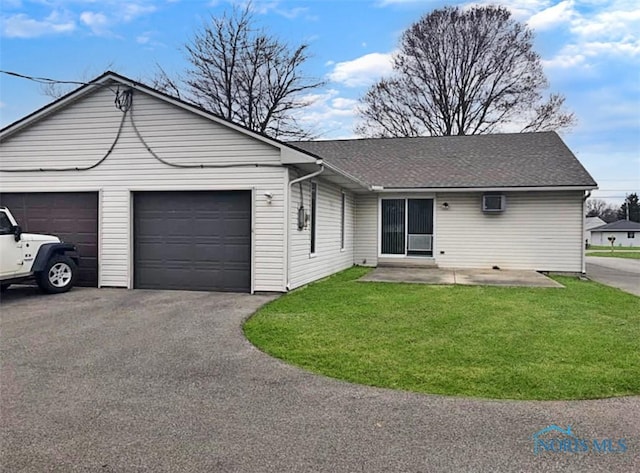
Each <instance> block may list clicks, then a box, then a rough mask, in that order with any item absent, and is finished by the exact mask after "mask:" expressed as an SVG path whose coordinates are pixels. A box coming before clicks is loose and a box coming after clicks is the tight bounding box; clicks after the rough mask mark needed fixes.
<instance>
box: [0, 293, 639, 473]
mask: <svg viewBox="0 0 640 473" xmlns="http://www.w3.org/2000/svg"><path fill="white" fill-rule="evenodd" d="M270 299H271V297H269V296H249V295H236V294H215V293H199V292H172V291H127V290H116V289H101V290H97V289H75V290H73V291H72V292H70V293H68V294H62V295H58V296H42V295H39V294H37V293H36V292H35V291H34V290H30V289H27V290H22V289H20V290H13V289H11V290H9V291H8V293H7V295H6V297H4V298H3V301H2V304H1V305H0V310H1V311H2V320H1V326H0V328H1V338H0V342H1V345H0V349H1V352H0V356H1V361H2V373H1V375H2V378H1V380H2V383H1V392H0V394H1V396H2V397H1V399H2V403H1V408H2V412H1V414H2V415H1V448H2V453H1V455H2V457H1V458H0V465H1V468H2V470H3V471H11V472H19V471H34V472H42V471H65V472H67V471H92V472H93V471H100V472H136V471H153V472H163V471H171V472H181V471H185V472H307V471H308V472H342V471H345V472H359V471H361V472H378V471H380V472H382V471H386V472H391V471H392V472H405V471H407V472H408V471H412V472H422V471H452V472H454V471H455V472H465V471H473V472H484V471H487V472H489V471H490V472H500V471H510V472H511V471H576V472H577V471H580V472H584V471H602V472H622V471H624V472H628V471H639V470H640V460H639V458H640V398H638V397H629V398H621V399H609V400H600V401H574V402H509V401H499V402H498V401H484V400H472V399H460V398H449V397H442V396H425V395H419V394H412V393H405V392H397V391H390V390H385V389H377V388H370V387H366V386H358V385H352V384H348V383H344V382H341V381H336V380H332V379H328V378H324V377H321V376H315V375H312V374H309V373H306V372H304V371H302V370H299V369H297V368H294V367H291V366H288V365H285V364H284V363H281V362H279V361H277V360H274V359H273V358H270V357H269V356H267V355H265V354H263V353H261V352H260V351H259V350H257V349H256V348H254V347H253V346H252V345H250V344H249V343H248V342H247V341H246V340H245V339H244V337H243V336H242V332H241V323H242V321H243V320H244V319H245V318H246V317H247V316H248V315H249V314H251V313H252V312H253V311H254V310H255V309H257V308H258V307H259V306H260V305H261V304H263V303H265V302H267V301H269V300H270ZM550 424H557V425H558V426H561V427H562V428H563V429H564V428H566V426H567V425H571V428H572V432H573V433H574V434H576V435H578V436H579V437H581V438H583V439H589V441H591V439H594V438H595V439H598V440H601V439H607V438H610V439H613V441H614V442H616V441H617V440H618V439H625V441H626V446H627V447H628V449H627V450H626V451H624V452H617V453H596V452H593V451H589V452H586V453H585V452H582V453H566V452H565V453H562V452H560V453H552V452H544V453H541V454H539V455H538V456H535V455H534V453H533V438H532V435H533V434H534V433H535V432H537V431H538V430H540V429H543V428H544V427H547V426H548V425H550ZM552 435H554V434H552ZM557 445H560V444H557ZM613 445H616V444H615V443H614V444H613Z"/></svg>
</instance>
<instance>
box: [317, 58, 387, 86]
mask: <svg viewBox="0 0 640 473" xmlns="http://www.w3.org/2000/svg"><path fill="white" fill-rule="evenodd" d="M392 70H393V68H392V53H387V54H383V53H370V54H365V55H364V56H360V57H359V58H356V59H354V60H352V61H344V62H339V63H337V64H336V65H335V66H334V68H333V71H332V72H331V73H329V75H328V77H329V80H332V81H333V82H338V83H340V84H344V85H346V86H347V87H361V86H367V85H371V84H372V83H373V82H375V81H376V80H378V79H380V78H381V77H382V76H385V75H388V74H390V73H391V72H392Z"/></svg>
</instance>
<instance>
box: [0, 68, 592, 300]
mask: <svg viewBox="0 0 640 473" xmlns="http://www.w3.org/2000/svg"><path fill="white" fill-rule="evenodd" d="M594 188H596V183H595V182H594V180H593V178H592V177H591V176H590V175H589V173H588V172H587V171H586V170H585V169H584V168H583V167H582V165H581V164H580V163H579V162H578V160H577V159H576V157H575V156H574V155H573V153H572V152H571V151H570V150H569V149H568V148H567V146H566V145H565V144H564V143H563V142H562V140H561V139H560V138H559V137H558V135H556V134H555V133H526V134H502V135H484V136H455V137H427V138H393V139H361V140H333V141H315V142H296V143H285V142H282V141H278V140H274V139H272V138H269V137H267V136H264V135H261V134H259V133H256V132H254V131H251V130H248V129H246V128H244V127H241V126H239V125H236V124H234V123H231V122H229V121H226V120H224V119H222V118H220V117H218V116H216V115H213V114H211V113H209V112H207V111H205V110H203V109H200V108H198V107H196V106H194V105H192V104H189V103H186V102H183V101H180V100H178V99H176V98H174V97H171V96H168V95H165V94H163V93H161V92H158V91H157V90H154V89H152V88H150V87H148V86H145V85H143V84H140V83H137V82H135V81H133V80H131V79H128V78H126V77H123V76H121V75H118V74H115V73H112V72H107V73H105V74H103V75H101V76H100V77H98V78H96V79H95V80H93V81H92V82H91V83H89V84H87V85H84V86H82V87H80V88H78V89H77V90H75V91H73V92H71V93H69V94H68V95H66V96H64V97H62V98H60V99H58V100H56V101H54V102H53V103H51V104H49V105H47V106H45V107H44V108H42V109H40V110H37V111H36V112H34V113H32V114H30V115H28V116H27V117H25V118H23V119H21V120H19V121H17V122H15V123H13V124H11V125H8V126H7V127H5V128H4V129H2V130H1V132H0V203H1V204H2V205H6V206H8V207H9V208H10V209H11V210H12V211H13V212H14V214H15V215H16V217H17V218H18V220H19V221H20V222H22V225H23V227H24V229H25V230H26V231H34V232H51V233H57V234H59V235H61V236H62V237H63V238H64V239H66V240H68V241H72V242H75V243H76V244H77V245H78V247H79V250H80V253H81V256H82V265H81V271H82V272H81V275H80V276H81V278H80V283H82V284H85V285H91V286H98V287H123V288H167V289H194V290H221V291H246V292H254V291H277V292H285V291H288V290H290V289H293V288H296V287H299V286H302V285H304V284H307V283H309V282H311V281H314V280H317V279H319V278H322V277H324V276H327V275H330V274H332V273H335V272H337V271H340V270H342V269H345V268H348V267H350V266H352V265H354V264H357V265H367V266H376V265H379V264H404V265H408V266H410V265H423V264H427V265H439V266H442V267H462V268H492V267H493V266H498V267H500V268H503V269H512V268H513V269H531V270H540V271H563V272H576V273H579V272H583V271H584V251H583V247H584V244H583V239H582V238H583V235H584V218H583V215H584V201H585V198H586V197H587V195H588V192H589V190H591V189H594ZM541 228H543V229H545V231H544V232H541V231H540V229H541Z"/></svg>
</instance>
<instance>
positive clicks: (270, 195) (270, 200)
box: [264, 192, 273, 204]
mask: <svg viewBox="0 0 640 473" xmlns="http://www.w3.org/2000/svg"><path fill="white" fill-rule="evenodd" d="M264 196H265V197H266V198H267V204H270V203H271V202H272V201H273V193H272V192H265V193H264Z"/></svg>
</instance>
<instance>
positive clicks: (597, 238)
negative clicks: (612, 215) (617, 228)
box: [591, 231, 640, 247]
mask: <svg viewBox="0 0 640 473" xmlns="http://www.w3.org/2000/svg"><path fill="white" fill-rule="evenodd" d="M610 236H613V237H615V238H616V241H614V242H613V246H616V247H618V246H621V247H623V246H626V247H629V246H640V231H637V232H634V235H633V238H629V232H613V231H604V232H594V231H592V232H591V244H592V245H606V246H611V242H610V241H609V237H610Z"/></svg>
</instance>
